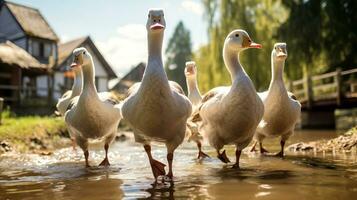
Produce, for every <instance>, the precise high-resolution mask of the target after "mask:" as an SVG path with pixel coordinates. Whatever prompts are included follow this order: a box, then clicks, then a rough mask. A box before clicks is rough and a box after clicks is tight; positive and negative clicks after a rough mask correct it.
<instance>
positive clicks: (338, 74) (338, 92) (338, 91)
mask: <svg viewBox="0 0 357 200" xmlns="http://www.w3.org/2000/svg"><path fill="white" fill-rule="evenodd" d="M341 71H342V70H341V68H337V69H336V75H335V78H334V79H335V80H334V81H335V83H336V104H337V105H338V106H340V105H341V101H342V79H341Z"/></svg>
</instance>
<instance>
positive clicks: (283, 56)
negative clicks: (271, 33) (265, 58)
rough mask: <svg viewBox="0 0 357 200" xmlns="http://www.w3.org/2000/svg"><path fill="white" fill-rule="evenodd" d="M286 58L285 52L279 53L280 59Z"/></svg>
mask: <svg viewBox="0 0 357 200" xmlns="http://www.w3.org/2000/svg"><path fill="white" fill-rule="evenodd" d="M286 56H287V55H286V53H284V52H279V53H278V55H277V57H278V58H285V57H286Z"/></svg>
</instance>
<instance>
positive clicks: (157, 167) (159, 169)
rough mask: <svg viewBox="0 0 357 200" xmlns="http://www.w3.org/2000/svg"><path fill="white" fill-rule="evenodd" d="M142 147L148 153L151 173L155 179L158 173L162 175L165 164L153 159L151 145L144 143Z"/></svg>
mask: <svg viewBox="0 0 357 200" xmlns="http://www.w3.org/2000/svg"><path fill="white" fill-rule="evenodd" d="M144 149H145V151H146V154H147V155H148V158H149V161H150V166H151V170H152V173H153V175H154V177H155V179H157V177H158V176H160V175H162V176H163V175H165V166H166V165H165V164H163V163H161V162H159V161H157V160H155V159H153V157H152V155H151V146H150V145H148V144H146V145H144Z"/></svg>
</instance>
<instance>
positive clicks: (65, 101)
mask: <svg viewBox="0 0 357 200" xmlns="http://www.w3.org/2000/svg"><path fill="white" fill-rule="evenodd" d="M71 70H72V71H73V72H74V81H73V86H72V90H68V91H67V92H65V93H64V94H63V95H62V97H61V98H60V99H58V103H57V105H56V108H57V111H58V113H59V115H61V116H64V114H65V113H66V111H67V108H68V106H69V104H70V103H71V100H72V99H73V98H74V97H76V96H78V95H80V94H81V91H82V71H81V69H80V68H79V67H78V68H72V69H71Z"/></svg>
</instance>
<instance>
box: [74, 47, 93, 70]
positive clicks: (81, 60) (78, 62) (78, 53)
mask: <svg viewBox="0 0 357 200" xmlns="http://www.w3.org/2000/svg"><path fill="white" fill-rule="evenodd" d="M73 56H74V58H73V62H72V64H71V68H72V69H74V68H78V67H83V66H88V65H90V64H91V63H92V56H91V55H90V53H89V52H88V50H87V49H86V48H84V47H80V48H76V49H75V50H73Z"/></svg>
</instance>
